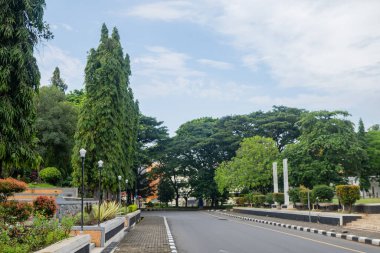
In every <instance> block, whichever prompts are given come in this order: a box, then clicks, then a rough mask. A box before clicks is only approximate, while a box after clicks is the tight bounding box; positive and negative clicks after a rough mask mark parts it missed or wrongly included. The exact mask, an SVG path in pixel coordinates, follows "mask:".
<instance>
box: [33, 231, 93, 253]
mask: <svg viewBox="0 0 380 253" xmlns="http://www.w3.org/2000/svg"><path fill="white" fill-rule="evenodd" d="M90 239H91V237H90V235H78V236H74V237H71V238H67V239H65V240H62V241H60V242H57V243H55V244H53V245H50V246H49V247H46V248H44V249H42V250H39V251H36V252H35V253H89V252H90Z"/></svg>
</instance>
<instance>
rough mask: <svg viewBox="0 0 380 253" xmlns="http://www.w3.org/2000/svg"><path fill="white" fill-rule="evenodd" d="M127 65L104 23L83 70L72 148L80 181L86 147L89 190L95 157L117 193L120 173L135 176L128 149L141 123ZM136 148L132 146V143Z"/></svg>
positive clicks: (75, 175)
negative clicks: (81, 152) (82, 151)
mask: <svg viewBox="0 0 380 253" xmlns="http://www.w3.org/2000/svg"><path fill="white" fill-rule="evenodd" d="M129 69H130V68H129V65H128V64H127V62H126V60H125V58H124V56H123V50H122V47H121V44H120V37H119V34H118V32H117V29H116V28H114V30H113V32H112V36H111V37H109V34H108V29H107V27H106V25H105V24H103V26H102V29H101V37H100V44H99V46H98V48H97V49H91V50H90V53H89V55H88V60H87V65H86V69H85V90H86V94H87V95H86V99H85V101H84V103H83V107H82V110H81V112H80V115H79V120H78V126H77V131H76V134H75V147H74V149H73V156H72V164H73V169H74V172H73V179H74V183H75V184H76V185H79V182H80V179H81V166H80V159H79V150H80V149H81V148H85V149H86V150H87V154H86V162H85V166H86V167H85V182H86V183H85V184H86V186H87V189H88V191H92V190H96V187H97V185H98V180H99V178H98V168H97V162H98V161H99V160H103V161H104V168H103V170H104V172H103V176H102V182H103V185H104V187H105V188H104V189H107V190H110V191H113V192H115V191H116V190H117V186H118V184H117V183H118V182H117V176H118V175H121V176H122V177H123V179H126V178H128V179H129V180H132V179H133V174H132V172H131V166H130V164H131V161H129V159H131V156H130V155H129V154H130V152H132V153H133V152H134V150H133V147H134V145H135V144H134V143H133V141H134V140H133V138H132V137H131V136H135V135H136V133H135V131H136V129H137V126H135V125H134V124H137V123H136V122H135V121H133V120H131V119H133V117H134V115H135V114H136V115H137V114H138V108H136V107H130V106H128V105H130V104H135V103H136V102H135V101H134V100H133V96H132V93H131V89H130V88H129V73H130V70H129ZM131 147H132V148H131Z"/></svg>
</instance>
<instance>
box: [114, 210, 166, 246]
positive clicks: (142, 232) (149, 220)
mask: <svg viewBox="0 0 380 253" xmlns="http://www.w3.org/2000/svg"><path fill="white" fill-rule="evenodd" d="M116 252H117V253H126V252H128V253H143V252H145V253H166V252H171V251H170V248H169V244H168V237H167V234H166V228H165V223H164V218H163V217H158V216H147V217H144V219H143V220H142V221H141V222H140V223H139V224H137V225H136V226H135V228H134V229H132V230H131V231H130V232H128V234H127V235H126V236H125V238H124V239H123V240H122V241H121V242H120V244H119V245H118V247H117V249H116V250H115V253H116Z"/></svg>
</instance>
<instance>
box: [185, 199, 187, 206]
mask: <svg viewBox="0 0 380 253" xmlns="http://www.w3.org/2000/svg"><path fill="white" fill-rule="evenodd" d="M185 207H187V197H185Z"/></svg>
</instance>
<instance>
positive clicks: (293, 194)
mask: <svg viewBox="0 0 380 253" xmlns="http://www.w3.org/2000/svg"><path fill="white" fill-rule="evenodd" d="M288 194H289V199H290V201H291V202H293V204H296V203H297V202H300V201H301V200H300V188H298V187H295V188H292V189H289V191H288Z"/></svg>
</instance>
